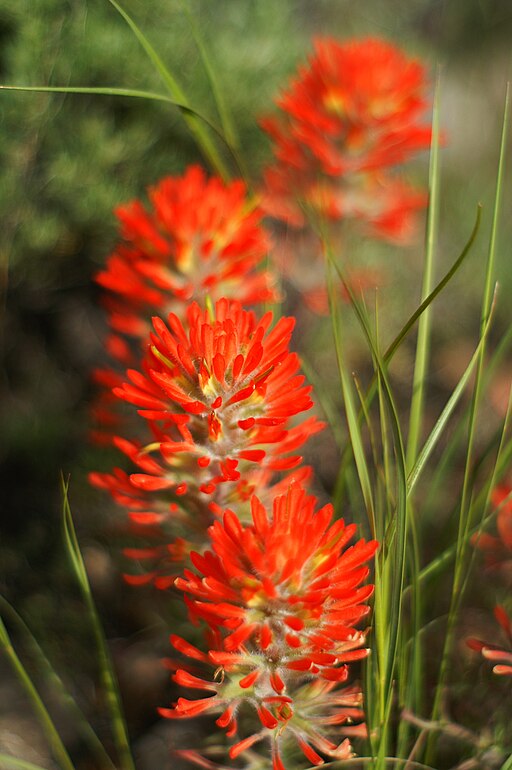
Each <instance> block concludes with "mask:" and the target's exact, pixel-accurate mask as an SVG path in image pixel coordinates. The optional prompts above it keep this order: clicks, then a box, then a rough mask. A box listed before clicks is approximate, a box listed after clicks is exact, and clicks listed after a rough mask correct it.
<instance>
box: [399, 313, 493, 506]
mask: <svg viewBox="0 0 512 770" xmlns="http://www.w3.org/2000/svg"><path fill="white" fill-rule="evenodd" d="M491 317H492V316H489V318H488V321H487V324H486V326H485V328H484V332H483V335H482V337H481V338H480V342H479V343H478V345H477V348H476V350H475V352H474V353H473V355H472V357H471V360H470V362H469V364H468V366H467V367H466V370H465V372H464V374H463V375H462V377H461V378H460V380H459V382H458V383H457V387H456V388H455V389H454V391H453V392H452V394H451V396H450V398H449V399H448V402H447V404H446V406H445V407H444V409H443V411H442V412H441V414H440V416H439V418H438V419H437V421H436V424H435V425H434V428H433V430H432V431H431V433H430V435H429V437H428V438H427V440H426V441H425V444H424V446H423V449H422V450H421V452H420V454H419V456H418V459H417V460H416V462H415V463H414V466H413V467H412V468H411V471H410V473H409V475H408V477H407V494H408V495H410V494H411V493H412V492H413V490H414V487H415V486H416V484H417V482H418V479H419V477H420V475H421V472H422V470H423V468H424V467H425V464H426V463H427V461H428V459H429V457H430V455H431V454H432V451H433V450H434V447H435V446H436V444H437V442H438V441H439V439H440V438H441V435H442V434H443V431H444V429H445V428H446V424H447V422H448V420H449V419H450V417H451V415H452V414H453V411H454V409H455V407H456V406H457V404H458V402H459V400H460V398H461V396H462V394H463V392H464V390H465V388H466V386H467V384H468V382H469V380H470V378H471V375H472V374H473V371H474V369H475V366H476V365H477V363H478V361H479V360H480V354H481V350H482V348H483V346H484V345H485V341H486V340H487V336H488V334H489V330H490V328H491Z"/></svg>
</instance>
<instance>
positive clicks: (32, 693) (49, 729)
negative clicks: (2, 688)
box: [0, 619, 75, 770]
mask: <svg viewBox="0 0 512 770" xmlns="http://www.w3.org/2000/svg"><path fill="white" fill-rule="evenodd" d="M0 646H1V649H3V651H4V652H5V654H6V656H7V659H8V661H9V663H10V664H11V666H12V668H13V670H14V672H15V674H16V676H17V677H18V679H19V680H20V682H21V684H22V686H23V689H24V690H25V692H26V694H27V696H28V698H29V700H30V702H31V703H32V705H33V707H34V711H35V712H36V714H37V718H38V720H39V722H40V724H41V727H42V729H43V731H44V733H45V735H46V738H47V740H48V743H49V745H50V748H51V751H52V754H53V755H54V757H55V759H56V760H57V762H58V763H59V765H60V766H61V768H62V770H75V766H74V765H73V762H72V761H71V758H70V756H69V754H68V752H67V750H66V747H65V746H64V743H63V742H62V738H61V737H60V735H59V731H58V730H57V728H56V727H55V724H54V723H53V720H52V718H51V716H50V714H49V713H48V710H47V708H46V706H45V705H44V703H43V701H42V699H41V696H40V695H39V693H38V691H37V689H36V687H35V685H34V683H33V682H32V679H31V678H30V676H29V674H28V672H27V670H26V668H25V666H24V665H23V663H22V662H21V660H20V659H19V657H18V655H17V654H16V651H15V649H14V647H13V646H12V642H11V639H10V637H9V634H8V633H7V629H6V627H5V626H4V624H3V621H2V620H1V619H0Z"/></svg>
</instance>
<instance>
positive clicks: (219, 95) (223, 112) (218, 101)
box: [180, 0, 248, 180]
mask: <svg viewBox="0 0 512 770" xmlns="http://www.w3.org/2000/svg"><path fill="white" fill-rule="evenodd" d="M180 5H181V7H182V9H183V11H184V13H185V15H186V17H187V19H188V22H189V25H190V29H191V31H192V36H193V38H194V41H195V44H196V46H197V50H198V51H199V55H200V56H201V61H202V62H203V66H204V69H205V72H206V75H207V77H208V80H209V83H210V88H211V90H212V94H213V98H214V100H215V106H216V107H217V112H218V114H219V118H220V122H221V125H222V129H223V131H224V135H225V138H226V141H227V143H228V145H229V147H230V149H231V152H232V154H233V157H234V158H235V159H236V162H237V165H238V168H239V169H240V171H241V172H242V176H243V177H244V178H245V179H246V180H247V179H248V175H247V172H246V170H245V162H244V159H243V156H242V155H241V154H240V151H239V148H240V144H239V139H238V133H237V130H236V126H235V124H234V122H233V120H232V118H231V113H230V110H229V107H228V105H227V102H226V100H225V99H224V94H223V91H222V88H221V86H220V83H219V79H218V77H217V73H216V71H215V67H214V66H213V62H212V59H211V57H210V55H209V54H208V51H207V48H206V45H205V43H204V40H203V38H202V36H201V33H200V31H199V28H198V25H197V24H196V20H195V18H194V15H193V13H192V11H191V10H190V7H189V5H188V3H187V2H183V0H180Z"/></svg>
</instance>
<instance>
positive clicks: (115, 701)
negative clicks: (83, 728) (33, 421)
mask: <svg viewBox="0 0 512 770" xmlns="http://www.w3.org/2000/svg"><path fill="white" fill-rule="evenodd" d="M62 495H63V516H62V521H63V530H64V541H65V543H66V547H67V551H68V554H69V557H70V560H71V565H72V567H73V570H74V572H75V575H76V577H77V580H78V584H79V587H80V590H81V593H82V596H83V598H84V601H85V605H86V608H87V615H88V619H89V623H90V627H91V630H92V632H93V635H94V641H95V643H96V648H97V651H98V661H99V665H100V676H101V682H102V684H103V687H104V691H105V697H106V703H107V707H108V710H109V713H110V719H111V724H112V731H113V737H114V742H115V746H116V750H117V753H118V755H119V760H120V762H121V767H122V769H123V770H135V765H134V763H133V757H132V754H131V750H130V743H129V738H128V731H127V728H126V723H125V719H124V714H123V707H122V704H121V699H120V696H119V686H118V683H117V677H116V675H115V672H114V667H113V665H112V660H111V657H110V653H109V650H108V647H107V642H106V639H105V635H104V633H103V628H102V625H101V622H100V619H99V617H98V613H97V611H96V606H95V604H94V599H93V596H92V593H91V588H90V585H89V580H88V578H87V573H86V570H85V565H84V562H83V559H82V554H81V552H80V547H79V545H78V540H77V537H76V532H75V528H74V525H73V517H72V515H71V508H70V505H69V498H68V483H67V482H66V481H64V479H62Z"/></svg>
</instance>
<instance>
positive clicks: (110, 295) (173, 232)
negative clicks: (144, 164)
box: [91, 166, 277, 443]
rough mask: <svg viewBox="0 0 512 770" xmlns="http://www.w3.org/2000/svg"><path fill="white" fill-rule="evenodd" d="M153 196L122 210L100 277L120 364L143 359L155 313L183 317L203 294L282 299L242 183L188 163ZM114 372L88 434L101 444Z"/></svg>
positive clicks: (111, 410) (115, 416)
mask: <svg viewBox="0 0 512 770" xmlns="http://www.w3.org/2000/svg"><path fill="white" fill-rule="evenodd" d="M148 194H149V199H150V206H149V207H148V208H145V207H144V206H143V204H142V203H141V202H140V201H133V202H132V203H129V204H127V205H125V206H121V207H119V208H118V209H117V211H116V214H117V217H118V219H119V221H120V223H121V235H122V237H123V239H124V242H122V243H121V244H119V245H118V246H117V247H116V249H115V251H114V252H113V253H112V254H111V255H110V257H109V258H108V259H107V264H106V267H105V269H104V270H101V271H100V272H99V273H98V274H97V276H96V281H97V282H98V283H99V284H100V285H101V286H102V287H103V288H104V289H106V290H107V291H106V292H105V294H104V297H103V304H104V306H105V308H106V310H107V313H108V323H109V326H110V328H111V333H110V334H109V336H108V338H107V340H106V344H105V349H106V351H107V353H108V355H109V356H110V358H111V359H112V360H113V361H115V362H116V363H117V364H121V365H122V367H123V369H125V368H126V367H127V366H130V367H136V366H137V365H138V362H139V359H140V349H139V344H138V343H139V341H140V340H141V339H143V338H145V337H147V335H148V333H149V331H150V321H151V317H152V316H154V315H155V314H157V313H160V314H162V315H166V314H167V313H168V312H169V311H171V310H172V311H173V312H175V313H176V314H177V315H178V316H179V317H180V318H183V317H184V315H185V309H186V307H187V305H188V304H189V303H190V301H192V300H197V301H199V302H200V303H201V304H203V303H204V302H205V300H206V297H209V298H210V299H211V300H213V301H215V300H217V299H219V298H220V297H222V296H227V297H233V298H235V297H236V298H237V299H238V300H240V301H241V302H242V303H244V304H249V305H251V304H255V303H260V302H266V301H275V300H276V299H277V293H276V291H275V289H274V286H273V278H272V276H271V275H270V273H269V272H268V271H266V270H261V269H260V268H261V266H262V262H263V260H264V259H265V257H266V255H267V252H268V250H269V246H270V244H269V239H268V236H267V234H266V232H265V231H264V230H263V228H262V226H261V218H262V211H261V210H259V209H258V208H257V207H255V206H254V204H252V203H251V202H249V201H248V200H247V194H246V188H245V185H244V183H243V182H241V181H235V182H231V183H229V184H226V183H224V182H223V181H222V180H220V179H218V178H216V177H212V178H207V177H206V175H205V173H204V171H203V170H202V169H201V168H200V167H199V166H190V167H189V168H188V170H187V171H186V172H185V174H184V175H183V176H182V177H167V178H166V179H164V180H162V181H161V182H160V183H159V184H158V185H156V186H155V187H153V188H150V189H149V193H148ZM134 339H135V340H136V341H137V344H136V345H134V344H133V342H134ZM115 376H117V375H116V372H115V371H113V370H112V368H106V369H103V370H98V371H97V372H96V380H97V382H98V384H99V385H100V390H99V393H98V396H97V398H96V400H95V403H94V404H93V407H92V410H91V411H92V418H93V421H94V424H95V426H97V427H95V429H94V430H93V431H92V434H91V438H92V439H93V440H94V441H95V442H97V443H108V442H109V441H110V440H111V438H110V436H111V431H110V432H109V428H110V425H111V423H112V422H118V421H119V420H120V417H119V410H116V408H115V405H114V404H112V403H111V400H110V392H106V391H105V387H106V386H105V384H104V380H109V379H112V378H113V377H115Z"/></svg>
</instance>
